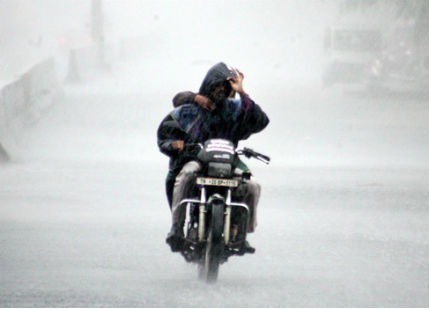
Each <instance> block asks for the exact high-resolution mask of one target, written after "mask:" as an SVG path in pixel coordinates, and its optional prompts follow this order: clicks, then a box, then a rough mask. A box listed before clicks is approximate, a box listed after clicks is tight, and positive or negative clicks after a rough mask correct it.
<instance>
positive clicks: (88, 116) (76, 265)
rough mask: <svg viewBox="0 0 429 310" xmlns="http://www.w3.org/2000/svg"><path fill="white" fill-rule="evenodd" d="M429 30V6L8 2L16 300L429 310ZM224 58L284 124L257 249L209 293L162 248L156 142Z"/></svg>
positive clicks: (261, 141) (8, 267) (1, 61)
mask: <svg viewBox="0 0 429 310" xmlns="http://www.w3.org/2000/svg"><path fill="white" fill-rule="evenodd" d="M428 16H429V8H428V2H427V1H425V0H422V1H383V0H378V1H369V0H368V1H360V0H354V1H353V0H352V1H350V0H337V1H333V0H332V1H326V0H325V1H323V0H308V1H298V0H296V1H289V0H287V1H195V0H193V1H191V0H184V1H148V0H145V1H131V0H126V1H113V0H103V1H97V0H94V1H89V0H85V1H84V0H76V1H54V0H37V1H24V0H14V1H11V0H3V1H0V89H1V91H2V92H1V96H0V155H1V157H0V158H1V161H2V163H0V249H1V250H0V306H5V307H8V306H13V307H19V306H24V307H26V306H37V307H44V306H48V307H49V306H51V307H52V306H66V307H67V306H83V307H85V306H89V307H97V306H112V307H128V306H140V307H158V306H164V307H177V306H179V307H207V306H208V307H211V306H216V307H228V306H229V307H237V306H239V307H257V306H261V307H265V306H277V307H293V306H298V307H302V306H303V307H313V306H315V307H332V306H339V307H342V306H345V307H360V306H370V307H396V306H401V307H412V306H423V307H426V306H428V304H429V299H428V296H429V283H428V279H429V272H428V271H429V266H428V261H427V257H428V254H429V245H428V240H429V239H428V237H429V236H428V234H429V233H428V231H429V230H428V228H429V227H428V223H429V221H428V220H429V213H428V207H429V205H428V197H429V190H428V188H429V187H428V186H429V179H428V178H427V175H428V171H429V166H428V163H427V158H428V156H429V146H428V143H427V142H428V141H429V106H428V104H429V102H428V93H427V91H426V88H427V86H426V85H429V84H427V83H426V82H427V81H429V80H428V72H429V60H428V54H427V51H428V50H429V49H428V46H429V45H428V38H427V33H429V32H428V29H429V28H428V23H429V21H428V20H429V19H428ZM338 29H340V30H338ZM344 29H345V30H344ZM337 30H338V31H340V32H338V37H337V32H336V31H337ZM341 31H342V32H341ZM362 31H366V32H365V33H366V36H363V37H361V33H362ZM368 31H370V32H368ZM328 34H331V35H332V37H330V39H329V38H328ZM398 34H401V35H398ZM338 38H339V39H338ZM368 38H370V39H368ZM337 39H338V40H339V41H338V43H337V41H336V40H337ZM340 39H341V40H340ZM368 42H369V43H368ZM364 43H365V44H367V43H368V45H367V46H364V45H359V44H364ZM220 61H223V62H225V63H227V64H229V65H231V66H233V67H236V68H238V69H239V70H240V71H242V72H243V73H244V75H245V79H244V88H245V90H246V91H247V92H248V93H249V94H250V96H251V97H252V99H254V100H255V102H256V103H258V104H259V105H260V106H261V108H262V109H263V110H264V111H265V112H266V113H267V115H268V116H269V118H270V124H269V125H268V127H267V128H266V129H265V130H264V131H262V132H261V133H258V134H256V135H254V136H252V137H251V138H249V139H248V140H246V141H242V142H240V146H247V147H251V148H254V149H255V150H257V151H259V152H261V153H264V154H267V155H269V156H271V159H272V161H271V164H270V165H269V166H265V165H264V164H262V163H260V162H257V161H252V160H250V161H248V164H249V165H250V167H251V168H252V171H253V172H254V174H255V175H256V177H257V179H258V181H259V183H260V184H261V186H262V188H263V191H262V197H261V201H260V205H259V210H260V211H259V214H260V215H259V227H258V229H257V232H256V233H255V234H253V235H251V236H249V238H250V242H251V243H252V245H254V246H255V247H256V249H257V251H256V253H255V254H254V255H247V256H244V257H238V258H235V257H234V258H232V259H230V261H229V262H228V263H227V264H225V265H222V266H221V269H220V275H219V281H218V283H217V284H216V285H215V286H209V287H207V286H206V285H204V284H201V283H199V282H198V281H197V280H196V270H194V269H196V268H194V266H191V265H188V264H186V263H185V262H184V261H183V258H182V257H180V256H179V255H177V254H172V253H170V252H169V249H168V247H167V245H165V243H164V242H165V241H164V239H165V235H166V233H167V232H168V230H169V227H170V214H169V210H168V206H167V201H166V198H165V194H164V177H165V175H166V173H167V166H168V158H167V157H165V156H164V155H162V154H161V153H160V152H159V150H158V148H157V145H156V130H157V128H158V126H159V123H160V122H161V120H162V119H163V118H164V117H165V116H166V115H167V113H169V112H170V111H171V110H172V108H173V106H172V102H171V100H172V98H173V96H174V95H175V94H176V93H177V92H179V91H183V90H191V91H194V92H197V91H198V89H199V86H200V83H201V82H202V79H203V78H204V76H205V74H206V72H207V70H208V69H209V68H210V67H211V66H212V65H213V64H215V63H217V62H220ZM380 64H381V65H380ZM350 68H351V69H350ZM380 68H382V69H380ZM383 68H386V69H383ZM348 70H350V71H348ZM380 70H381V71H380ZM383 70H384V71H383ZM357 72H358V73H357ZM379 72H383V74H381V75H379V74H378V73H379ZM352 77H353V79H352ZM334 79H335V81H334ZM349 80H350V81H349ZM405 85H407V86H408V87H405Z"/></svg>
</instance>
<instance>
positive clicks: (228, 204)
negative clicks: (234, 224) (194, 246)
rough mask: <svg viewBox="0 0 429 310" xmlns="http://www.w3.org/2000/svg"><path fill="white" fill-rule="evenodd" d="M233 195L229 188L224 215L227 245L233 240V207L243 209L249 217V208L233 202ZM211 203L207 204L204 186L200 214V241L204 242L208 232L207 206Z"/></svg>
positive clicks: (224, 231) (224, 234)
mask: <svg viewBox="0 0 429 310" xmlns="http://www.w3.org/2000/svg"><path fill="white" fill-rule="evenodd" d="M231 195H232V190H231V188H228V191H227V194H226V201H225V213H224V216H225V218H224V228H223V236H224V241H225V244H228V243H229V242H230V239H231V213H232V209H231V207H232V206H234V207H240V208H243V209H244V210H245V211H246V213H247V217H248V215H249V207H248V206H247V205H246V204H244V203H236V202H232V201H231ZM208 203H210V201H208V202H207V197H206V189H205V187H204V186H203V187H202V188H201V197H200V208H199V209H200V212H199V219H198V222H199V225H198V241H199V242H203V241H204V240H205V232H206V216H207V204H208ZM245 231H247V221H246V225H245Z"/></svg>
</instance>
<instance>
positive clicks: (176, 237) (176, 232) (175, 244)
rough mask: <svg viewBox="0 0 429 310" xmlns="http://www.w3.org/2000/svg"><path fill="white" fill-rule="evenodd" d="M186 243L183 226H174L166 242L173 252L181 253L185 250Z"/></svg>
mask: <svg viewBox="0 0 429 310" xmlns="http://www.w3.org/2000/svg"><path fill="white" fill-rule="evenodd" d="M184 241H185V240H184V237H183V226H182V225H179V224H173V226H172V227H171V230H170V232H169V233H168V235H167V239H165V242H166V243H167V244H169V245H170V248H171V251H173V252H180V251H181V250H182V249H183V245H184Z"/></svg>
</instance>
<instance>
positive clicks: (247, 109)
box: [229, 69, 270, 138]
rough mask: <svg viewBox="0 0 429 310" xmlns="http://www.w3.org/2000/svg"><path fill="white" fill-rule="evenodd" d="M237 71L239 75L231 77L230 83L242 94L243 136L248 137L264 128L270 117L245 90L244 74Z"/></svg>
mask: <svg viewBox="0 0 429 310" xmlns="http://www.w3.org/2000/svg"><path fill="white" fill-rule="evenodd" d="M236 71H237V73H238V75H237V77H236V78H231V79H229V83H230V85H231V87H232V89H233V90H234V91H235V92H237V93H238V94H239V95H240V99H241V107H240V110H241V111H240V112H241V114H242V116H241V118H242V119H241V123H242V124H244V125H245V126H243V128H242V136H243V137H246V138H247V137H249V136H250V134H252V133H256V132H259V131H261V130H262V129H264V128H265V127H266V126H267V125H268V123H269V122H270V120H269V119H268V116H267V114H265V112H264V111H262V109H261V107H260V106H259V105H257V104H256V103H255V102H254V101H253V100H252V99H251V98H250V96H249V95H248V94H247V93H246V92H245V91H244V88H243V80H244V74H243V73H242V72H240V71H239V70H237V69H236Z"/></svg>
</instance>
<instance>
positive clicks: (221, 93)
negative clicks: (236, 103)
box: [211, 85, 226, 103]
mask: <svg viewBox="0 0 429 310" xmlns="http://www.w3.org/2000/svg"><path fill="white" fill-rule="evenodd" d="M225 92H226V88H225V85H219V86H216V87H215V89H213V91H212V94H211V95H212V98H213V100H214V101H215V102H216V103H219V102H222V101H223V100H224V99H225V98H226V95H225Z"/></svg>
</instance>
